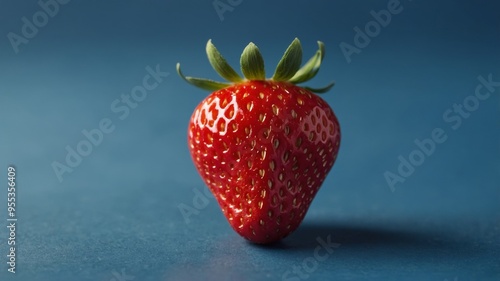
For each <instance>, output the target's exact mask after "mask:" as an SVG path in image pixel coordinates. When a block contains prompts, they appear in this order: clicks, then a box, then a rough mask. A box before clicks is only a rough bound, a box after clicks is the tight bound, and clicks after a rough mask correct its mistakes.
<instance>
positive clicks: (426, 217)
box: [0, 0, 500, 281]
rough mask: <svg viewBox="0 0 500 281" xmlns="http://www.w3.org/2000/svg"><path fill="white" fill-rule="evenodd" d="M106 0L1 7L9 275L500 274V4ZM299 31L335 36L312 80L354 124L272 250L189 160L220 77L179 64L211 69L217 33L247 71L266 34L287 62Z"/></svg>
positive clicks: (307, 42) (265, 47)
mask: <svg viewBox="0 0 500 281" xmlns="http://www.w3.org/2000/svg"><path fill="white" fill-rule="evenodd" d="M101 2H102V1H70V2H68V3H66V4H62V3H65V2H64V1H62V0H61V1H60V2H54V1H43V0H42V1H41V3H42V4H39V3H37V2H36V1H22V3H18V2H13V1H10V2H6V3H2V9H1V11H0V34H2V35H3V37H2V38H3V39H1V40H0V62H1V63H0V125H1V128H2V133H1V134H0V162H1V165H0V167H1V169H3V170H2V171H0V187H1V188H0V219H1V221H2V222H1V223H0V262H1V264H2V265H1V266H0V280H2V281H4V280H27V281H28V280H29V281H33V280H41V281H44V280H50V281H58V280H75V281H80V280H93V281H95V280H98V281H128V280H141V281H142V280H145V281H147V280H436V281H444V280H449V281H451V280H453V281H455V280H456V281H458V280H460V281H461V280H500V125H499V124H500V123H499V119H500V118H499V117H500V114H499V113H500V98H499V96H500V85H499V84H498V82H496V81H500V70H499V66H500V56H498V50H499V49H500V19H499V18H498V15H497V11H498V9H499V8H500V6H499V5H498V4H497V3H495V2H494V1H481V2H480V3H479V2H478V3H476V2H474V3H473V2H472V1H439V3H431V2H428V1H427V2H424V1H401V2H395V1H370V2H369V3H368V2H367V3H357V2H352V1H337V2H336V3H327V2H326V1H309V2H308V4H307V5H305V6H304V3H303V2H298V1H279V2H276V3H269V2H265V1H225V0H220V1H205V3H199V2H198V1H163V2H166V3H162V2H160V1H143V2H140V3H139V2H137V1H120V3H118V2H116V1H108V2H106V3H101ZM123 2H125V3H123ZM43 3H45V4H43ZM285 4H286V5H288V6H289V8H287V9H284V8H283V5H285ZM44 15H46V16H44ZM388 15H389V16H390V18H389V17H388ZM30 25H33V26H30ZM294 37H299V38H300V39H301V41H302V44H303V47H304V57H309V56H310V55H312V54H313V52H314V51H315V49H316V40H322V41H324V42H325V44H326V48H327V54H326V57H325V61H324V63H323V68H322V70H320V72H319V74H318V76H317V77H316V79H315V80H313V81H311V82H310V83H308V84H309V85H311V86H321V85H324V84H326V83H328V82H329V81H330V80H336V81H337V85H336V86H335V87H334V89H333V90H332V91H331V92H329V93H327V94H325V95H324V98H325V100H327V101H328V102H329V104H330V105H331V106H332V108H333V109H334V111H335V112H336V114H337V116H338V118H339V120H340V122H341V126H342V134H343V139H342V145H341V149H340V154H339V157H338V160H337V163H336V164H335V166H334V168H333V170H332V172H331V174H330V175H329V176H328V178H327V180H326V181H325V183H324V185H323V187H322V189H321V190H320V192H319V193H318V196H317V197H316V199H315V200H314V202H313V204H312V206H311V208H310V210H309V212H308V214H307V216H306V218H305V220H304V222H303V224H302V225H301V227H300V228H299V229H298V230H297V231H296V232H295V233H293V234H292V235H291V236H289V237H287V238H286V239H284V240H283V241H281V242H280V243H278V244H275V245H272V246H269V247H263V246H257V245H253V244H250V243H248V242H246V241H244V240H243V239H242V238H240V237H239V236H238V235H237V234H236V233H235V232H233V231H232V230H231V228H230V227H229V225H228V224H227V222H226V220H225V218H224V217H223V215H222V213H221V212H220V210H219V208H218V206H217V203H216V202H215V199H214V198H212V197H210V196H208V195H207V194H208V192H207V190H206V188H205V186H204V185H203V183H202V181H201V179H200V178H199V176H198V174H197V172H196V170H195V168H194V166H193V164H192V163H191V160H190V157H189V153H188V149H187V146H186V127H187V122H188V119H189V117H190V114H191V112H192V110H193V109H194V107H195V106H196V105H197V103H198V102H200V101H201V100H202V99H203V97H204V96H206V94H207V93H204V92H203V91H201V90H198V89H195V88H194V87H191V86H189V85H187V84H185V83H184V82H183V81H182V80H181V79H180V78H178V77H177V75H176V74H175V63H176V62H178V61H180V62H181V63H182V64H183V69H184V72H185V73H186V74H188V75H193V76H201V77H209V78H214V79H215V78H217V77H216V75H215V74H214V72H213V71H212V70H211V67H210V65H209V64H208V61H207V60H206V57H205V53H204V46H205V43H206V41H207V40H208V39H209V38H212V39H213V42H214V43H215V44H216V45H217V47H218V48H219V50H220V51H221V52H222V53H223V54H224V55H225V56H226V57H227V59H228V61H229V62H230V63H231V64H232V65H233V66H234V67H236V66H237V65H238V62H239V55H240V52H241V50H242V49H243V48H244V46H245V45H246V44H247V43H248V42H249V41H253V42H255V43H256V44H257V45H258V46H259V47H260V49H261V51H262V53H263V55H264V57H265V59H266V68H267V72H268V73H272V72H273V70H274V69H273V66H274V65H275V64H276V63H277V60H278V59H279V57H280V56H281V54H282V52H283V51H284V49H285V48H286V47H287V46H288V44H289V43H290V42H291V40H292V39H293V38H294ZM151 73H156V75H152V74H151ZM147 75H150V76H151V77H152V78H148V79H149V80H148V83H149V84H148V85H150V86H151V87H149V89H148V90H147V92H146V94H143V95H142V96H141V97H140V99H139V100H137V101H136V102H130V101H128V102H127V100H126V98H123V96H127V95H130V94H131V92H132V91H135V90H134V89H136V90H137V88H136V87H137V86H142V85H144V84H143V83H144V79H145V77H147ZM269 75H270V74H268V76H269ZM488 81H489V82H488ZM122 95H123V96H122ZM96 130H100V131H101V132H102V136H101V135H99V133H96ZM92 134H93V137H91V138H93V141H94V143H93V144H92V145H91V146H89V145H88V144H90V142H87V143H86V141H87V140H88V137H87V136H86V135H92ZM431 142H432V144H431ZM423 145H425V146H423ZM78 149H80V152H83V154H85V155H84V156H79V157H78V156H75V155H73V156H67V155H68V153H69V154H70V155H71V153H72V152H68V151H78ZM67 157H68V159H66V158H67ZM55 163H59V164H61V165H65V167H66V168H64V169H63V170H61V167H62V166H58V164H55ZM11 164H12V165H15V167H16V169H17V174H16V180H17V182H16V184H17V193H16V200H17V201H16V203H17V205H16V215H17V218H18V221H17V222H16V233H15V235H16V236H15V238H16V273H15V274H12V273H10V272H8V271H7V270H8V268H9V266H8V265H7V261H8V258H7V255H8V254H9V247H10V246H9V245H8V244H7V243H8V237H9V235H10V231H9V230H8V228H7V227H6V226H7V225H8V224H9V223H8V222H7V212H6V210H7V183H8V181H7V167H8V165H11ZM54 167H58V169H55V168H54ZM388 178H389V180H388ZM181 209H183V210H186V209H189V210H191V213H189V214H188V215H183V214H182V212H181Z"/></svg>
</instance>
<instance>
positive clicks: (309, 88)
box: [304, 82, 335, 94]
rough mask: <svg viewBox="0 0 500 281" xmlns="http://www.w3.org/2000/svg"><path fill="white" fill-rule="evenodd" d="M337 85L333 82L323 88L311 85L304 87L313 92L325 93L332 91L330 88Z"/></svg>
mask: <svg viewBox="0 0 500 281" xmlns="http://www.w3.org/2000/svg"><path fill="white" fill-rule="evenodd" d="M333 86H335V82H332V83H330V84H328V85H326V86H325V87H323V88H311V87H304V89H306V90H309V91H311V92H313V93H316V94H323V93H326V92H328V91H330V89H331V88H332V87H333Z"/></svg>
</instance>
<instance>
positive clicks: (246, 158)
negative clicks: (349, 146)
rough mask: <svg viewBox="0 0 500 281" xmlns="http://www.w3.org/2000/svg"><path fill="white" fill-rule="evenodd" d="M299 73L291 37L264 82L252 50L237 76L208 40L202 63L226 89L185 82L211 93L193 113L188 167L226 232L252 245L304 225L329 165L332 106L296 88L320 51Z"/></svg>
mask: <svg viewBox="0 0 500 281" xmlns="http://www.w3.org/2000/svg"><path fill="white" fill-rule="evenodd" d="M318 45H319V49H318V51H317V52H316V53H315V54H314V56H313V57H312V58H311V59H310V60H309V61H308V62H307V63H306V64H305V65H304V66H303V67H302V68H301V67H300V65H301V61H302V47H301V45H300V41H299V40H298V39H295V40H294V41H293V42H292V43H291V44H290V46H289V47H288V49H287V50H286V51H285V53H284V55H283V58H282V59H281V60H280V62H279V63H278V66H277V67H276V70H275V73H274V75H273V77H272V78H270V79H266V78H265V72H264V62H263V59H262V56H261V54H260V52H259V49H258V48H257V46H255V45H254V44H253V43H250V44H249V45H248V46H247V47H246V48H245V50H244V51H243V53H242V55H241V71H242V73H243V75H244V77H245V78H242V77H241V76H239V75H238V74H237V73H236V71H234V69H233V68H231V66H229V65H228V64H227V62H226V60H225V59H224V58H223V57H222V55H221V54H220V53H219V51H218V50H217V49H216V48H215V46H214V45H213V44H212V42H211V41H210V40H209V41H208V43H207V46H206V50H207V55H208V59H209V61H210V63H211V65H212V66H213V68H214V69H215V70H216V71H217V72H218V73H219V75H220V76H221V77H223V78H225V79H226V80H229V81H230V82H232V83H222V82H216V81H213V80H207V79H202V78H194V77H188V76H184V75H183V74H182V72H181V70H180V65H179V64H177V72H178V73H179V75H180V76H181V77H182V78H183V79H184V80H186V81H187V82H189V83H191V84H193V85H195V86H198V87H200V88H202V89H205V90H210V91H213V93H211V94H210V95H209V96H208V97H207V98H205V99H204V100H203V101H202V102H201V103H200V104H199V105H198V106H197V107H196V109H195V110H194V113H193V115H192V117H191V120H190V123H189V131H188V145H189V150H190V153H191V156H192V159H193V161H194V164H195V166H196V168H197V170H198V172H199V173H200V175H201V177H202V178H203V180H204V182H205V183H206V185H207V186H208V188H209V189H210V190H211V192H212V193H213V194H214V196H215V198H216V199H217V201H218V203H219V205H220V207H221V208H222V212H223V213H224V215H225V216H226V218H227V220H228V221H229V224H230V225H231V226H232V228H233V229H234V230H235V231H236V232H237V233H239V234H240V235H241V236H243V237H244V238H246V239H248V240H250V241H252V242H255V243H261V244H265V243H271V242H274V241H278V240H280V239H282V238H284V237H286V236H287V235H289V234H290V233H291V232H293V231H294V230H295V229H296V228H297V227H298V226H299V225H300V223H301V222H302V220H303V219H304V216H305V215H306V212H307V210H308V208H309V206H310V204H311V202H312V200H313V198H314V196H315V195H316V193H317V192H318V190H319V188H320V186H321V184H322V183H323V181H324V180H325V177H326V176H327V174H328V173H329V171H330V169H331V168H332V166H333V163H334V162H335V159H336V156H337V152H338V149H339V143H340V128H339V123H338V121H337V118H336V117H335V114H334V113H333V111H332V109H331V108H330V106H329V105H328V104H327V103H326V102H325V101H324V100H323V99H322V98H321V97H319V96H318V95H316V94H314V93H313V92H316V93H323V92H326V91H328V90H329V89H330V88H331V87H332V86H333V83H331V84H330V85H328V86H327V87H324V88H321V89H311V88H308V87H299V86H296V85H295V84H298V83H302V82H305V81H308V80H309V79H311V78H313V77H314V76H315V75H316V73H317V72H318V70H319V67H320V64H321V61H322V59H323V54H324V45H323V43H322V42H318Z"/></svg>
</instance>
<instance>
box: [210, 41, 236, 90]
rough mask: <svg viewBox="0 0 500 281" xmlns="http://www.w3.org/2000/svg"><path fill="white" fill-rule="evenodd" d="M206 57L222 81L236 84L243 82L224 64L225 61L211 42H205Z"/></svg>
mask: <svg viewBox="0 0 500 281" xmlns="http://www.w3.org/2000/svg"><path fill="white" fill-rule="evenodd" d="M206 50H207V57H208V61H209V62H210V64H211V65H212V67H213V68H214V69H215V71H216V72H217V73H218V74H219V75H220V76H221V77H222V78H224V79H226V80H228V81H231V82H234V83H237V82H241V81H243V78H241V77H240V75H238V73H236V71H234V69H233V68H232V67H231V66H230V65H229V64H228V63H227V62H226V59H224V57H223V56H222V55H221V54H220V53H219V51H218V50H217V48H215V46H214V44H212V40H208V42H207V47H206Z"/></svg>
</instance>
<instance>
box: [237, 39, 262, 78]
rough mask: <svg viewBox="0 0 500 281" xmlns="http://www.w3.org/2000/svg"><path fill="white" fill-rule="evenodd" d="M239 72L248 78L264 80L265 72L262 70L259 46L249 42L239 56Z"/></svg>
mask: <svg viewBox="0 0 500 281" xmlns="http://www.w3.org/2000/svg"><path fill="white" fill-rule="evenodd" d="M240 64H241V72H242V73H243V75H244V76H245V78H247V79H248V80H265V79H266V72H265V70H264V60H263V59H262V55H261V54H260V51H259V48H257V46H255V44H254V43H252V42H250V44H248V45H247V46H246V47H245V49H244V50H243V53H242V54H241V58H240Z"/></svg>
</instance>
